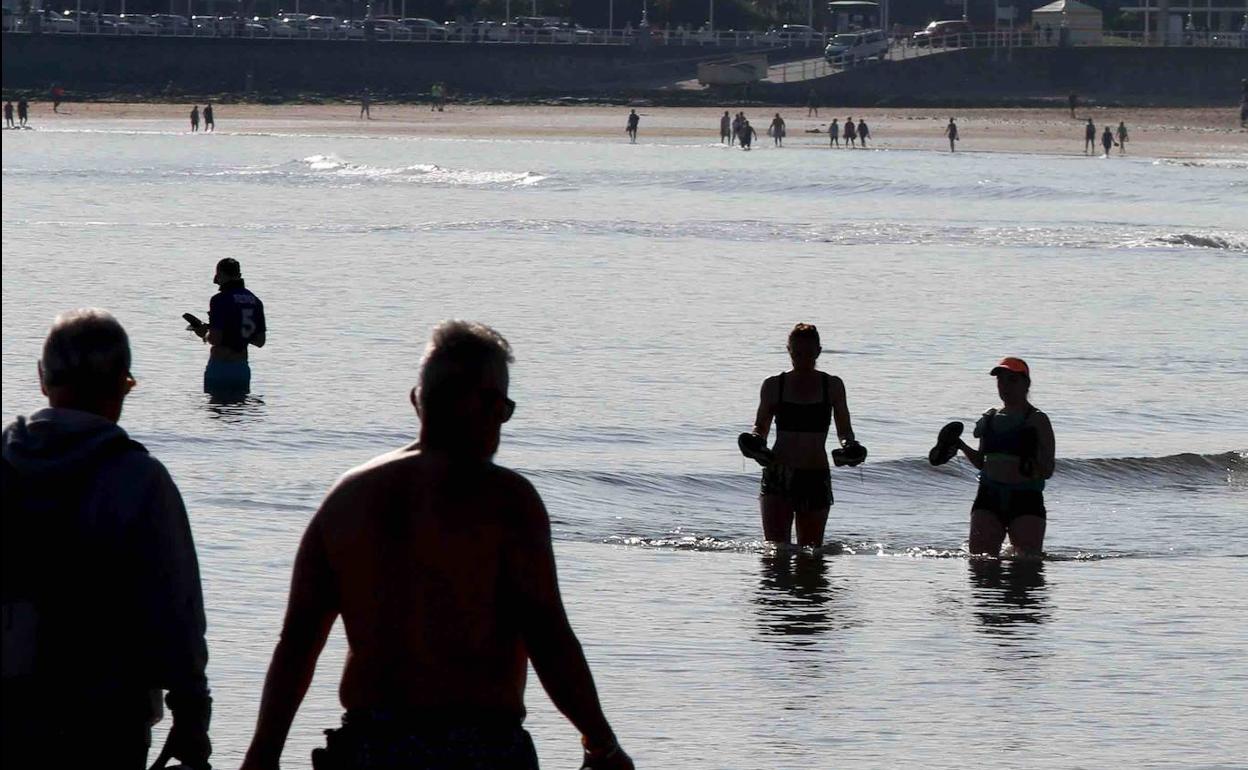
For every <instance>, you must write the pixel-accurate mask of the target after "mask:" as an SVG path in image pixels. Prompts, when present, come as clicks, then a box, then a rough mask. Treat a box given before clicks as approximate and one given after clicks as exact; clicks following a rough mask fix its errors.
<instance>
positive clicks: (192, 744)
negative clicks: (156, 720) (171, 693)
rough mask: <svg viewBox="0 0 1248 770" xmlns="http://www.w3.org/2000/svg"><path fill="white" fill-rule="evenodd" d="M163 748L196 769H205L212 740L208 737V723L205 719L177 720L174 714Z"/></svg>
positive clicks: (210, 752) (207, 765)
mask: <svg viewBox="0 0 1248 770" xmlns="http://www.w3.org/2000/svg"><path fill="white" fill-rule="evenodd" d="M165 750H166V751H167V752H168V753H169V756H171V757H173V758H174V759H177V760H179V761H181V762H182V764H184V765H186V766H187V767H191V768H196V770H207V768H208V767H210V766H209V764H208V758H209V757H211V756H212V741H211V740H209V739H208V725H207V723H206V722H205V720H202V719H193V720H190V721H189V723H188V721H187V720H182V721H181V722H179V721H178V717H177V715H176V714H175V715H174V717H173V727H171V728H170V729H169V738H168V739H167V740H166V741H165Z"/></svg>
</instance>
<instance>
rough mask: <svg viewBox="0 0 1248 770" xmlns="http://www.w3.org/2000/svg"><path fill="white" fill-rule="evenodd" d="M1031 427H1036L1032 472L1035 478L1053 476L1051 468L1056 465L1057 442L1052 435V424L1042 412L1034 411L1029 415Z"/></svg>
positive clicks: (1049, 477)
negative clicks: (1034, 458)
mask: <svg viewBox="0 0 1248 770" xmlns="http://www.w3.org/2000/svg"><path fill="white" fill-rule="evenodd" d="M1031 424H1032V427H1034V428H1035V429H1036V465H1035V471H1034V473H1033V474H1032V475H1033V476H1035V477H1036V478H1041V479H1051V478H1053V469H1054V467H1055V466H1056V465H1057V459H1056V458H1057V442H1056V440H1055V439H1054V437H1053V424H1052V423H1051V422H1049V416H1048V415H1047V414H1045V413H1044V412H1036V413H1035V414H1033V415H1032V417H1031Z"/></svg>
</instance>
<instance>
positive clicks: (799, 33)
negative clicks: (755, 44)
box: [763, 24, 823, 45]
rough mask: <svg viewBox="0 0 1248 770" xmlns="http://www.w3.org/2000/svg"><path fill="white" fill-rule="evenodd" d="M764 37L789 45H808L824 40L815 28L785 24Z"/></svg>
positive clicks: (769, 31) (768, 32)
mask: <svg viewBox="0 0 1248 770" xmlns="http://www.w3.org/2000/svg"><path fill="white" fill-rule="evenodd" d="M763 37H764V38H765V39H767V40H770V41H773V42H776V41H778V42H781V43H788V44H793V43H805V44H808V45H809V44H810V43H813V42H815V41H816V40H822V39H823V36H822V35H821V34H820V33H819V30H817V29H815V28H814V27H808V26H806V25H805V24H785V25H783V26H781V27H773V28H772V29H770V30H768V31H767V34H766V35H764V36H763Z"/></svg>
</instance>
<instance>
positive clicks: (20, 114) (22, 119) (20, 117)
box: [17, 97, 30, 128]
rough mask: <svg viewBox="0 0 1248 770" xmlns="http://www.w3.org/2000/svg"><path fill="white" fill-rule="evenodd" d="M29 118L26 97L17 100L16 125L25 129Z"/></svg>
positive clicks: (28, 104) (28, 106)
mask: <svg viewBox="0 0 1248 770" xmlns="http://www.w3.org/2000/svg"><path fill="white" fill-rule="evenodd" d="M29 117H30V102H28V101H26V97H22V98H20V99H18V100H17V125H18V126H21V127H22V128H25V127H26V120H27V119H28V118H29Z"/></svg>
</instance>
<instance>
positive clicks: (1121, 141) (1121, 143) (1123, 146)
mask: <svg viewBox="0 0 1248 770" xmlns="http://www.w3.org/2000/svg"><path fill="white" fill-rule="evenodd" d="M1127 139H1128V137H1127V124H1126V123H1125V122H1123V121H1121V120H1120V121H1118V154H1119V155H1126V154H1127Z"/></svg>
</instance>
